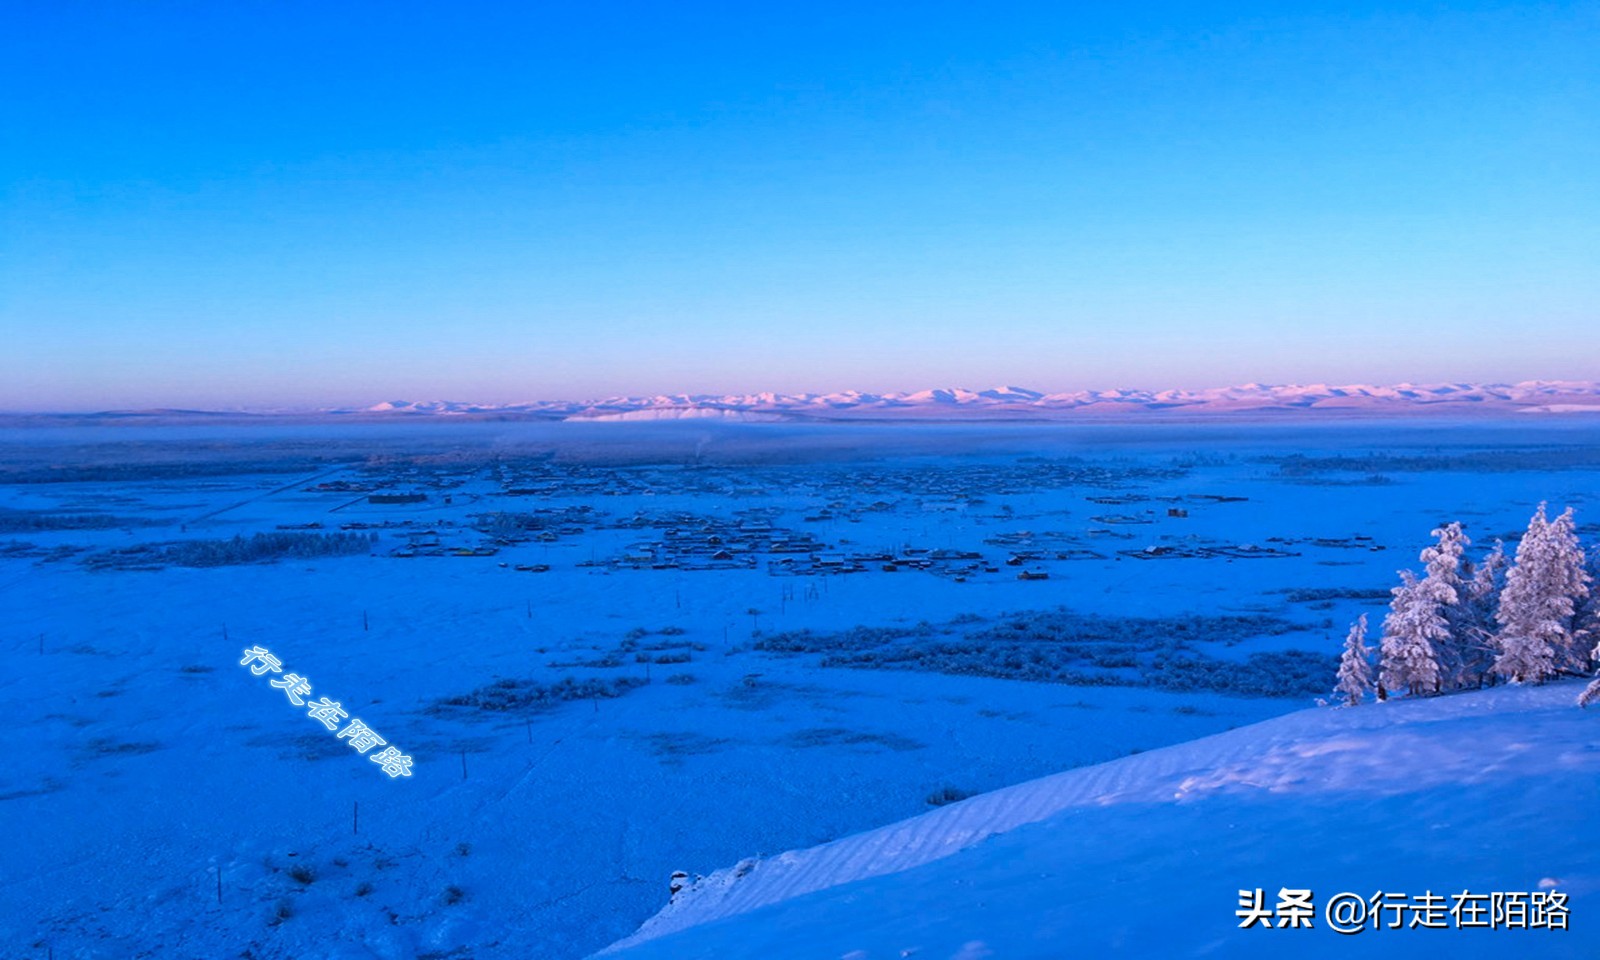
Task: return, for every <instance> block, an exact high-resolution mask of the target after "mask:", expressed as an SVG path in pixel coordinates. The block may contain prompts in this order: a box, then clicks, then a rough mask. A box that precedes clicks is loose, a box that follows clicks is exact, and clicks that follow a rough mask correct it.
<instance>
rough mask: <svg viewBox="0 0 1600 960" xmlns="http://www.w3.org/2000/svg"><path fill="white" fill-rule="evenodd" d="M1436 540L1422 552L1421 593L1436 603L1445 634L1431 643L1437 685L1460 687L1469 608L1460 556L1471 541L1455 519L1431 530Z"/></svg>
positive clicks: (1464, 667) (1464, 672) (1464, 674)
mask: <svg viewBox="0 0 1600 960" xmlns="http://www.w3.org/2000/svg"><path fill="white" fill-rule="evenodd" d="M1432 536H1433V537H1434V538H1435V539H1437V540H1438V542H1437V543H1434V544H1431V545H1429V546H1428V547H1427V548H1425V549H1424V550H1423V551H1422V556H1421V559H1422V563H1423V566H1424V570H1425V572H1424V574H1423V578H1422V588H1421V589H1422V594H1423V595H1424V596H1426V597H1429V598H1431V599H1433V600H1434V602H1436V603H1438V604H1439V606H1440V611H1439V614H1440V616H1441V617H1443V618H1444V622H1445V628H1446V630H1447V635H1446V636H1445V637H1444V638H1443V639H1441V640H1439V641H1438V642H1437V643H1435V644H1434V646H1435V648H1436V655H1437V658H1438V661H1439V672H1440V681H1441V685H1442V686H1444V687H1459V686H1464V685H1466V683H1467V682H1468V678H1467V675H1466V672H1467V671H1466V666H1467V659H1468V656H1467V654H1468V643H1469V640H1470V638H1469V636H1468V630H1469V627H1470V624H1469V611H1468V608H1467V604H1466V598H1467V586H1468V585H1467V582H1466V581H1465V580H1464V579H1463V578H1462V556H1463V554H1465V553H1466V549H1467V547H1468V546H1470V545H1471V544H1472V541H1471V540H1468V539H1467V536H1466V534H1465V533H1463V532H1462V530H1461V524H1460V523H1459V522H1456V521H1452V522H1450V523H1447V524H1445V525H1443V526H1441V527H1439V528H1437V529H1435V530H1434V531H1433V533H1432Z"/></svg>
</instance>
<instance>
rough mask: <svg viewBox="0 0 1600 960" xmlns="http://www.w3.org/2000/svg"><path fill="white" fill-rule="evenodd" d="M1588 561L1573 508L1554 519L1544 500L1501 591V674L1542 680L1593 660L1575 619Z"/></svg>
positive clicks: (1498, 670)
mask: <svg viewBox="0 0 1600 960" xmlns="http://www.w3.org/2000/svg"><path fill="white" fill-rule="evenodd" d="M1584 563H1585V558H1584V555H1583V549H1582V547H1581V546H1580V545H1579V544H1578V538H1577V533H1576V529H1575V524H1574V522H1573V519H1572V510H1571V508H1568V509H1567V511H1566V512H1564V513H1563V514H1561V516H1559V517H1557V518H1556V519H1555V520H1548V519H1546V517H1545V504H1543V503H1541V504H1539V509H1538V510H1537V511H1536V512H1535V513H1534V515H1533V519H1532V520H1530V521H1529V522H1528V532H1527V533H1526V534H1524V535H1523V537H1522V542H1521V543H1519V544H1517V558H1516V561H1515V562H1514V563H1513V564H1512V565H1511V569H1510V570H1508V571H1507V572H1506V585H1505V589H1504V590H1502V591H1501V593H1500V608H1499V610H1498V611H1497V612H1496V614H1495V619H1496V620H1497V621H1498V622H1499V624H1500V632H1499V634H1498V636H1497V637H1496V641H1497V643H1498V646H1499V648H1500V652H1499V655H1498V656H1497V657H1496V658H1495V664H1494V668H1495V672H1496V673H1498V674H1500V675H1501V676H1503V677H1505V678H1507V679H1508V680H1512V681H1516V682H1522V683H1540V682H1543V681H1544V680H1546V679H1549V678H1550V677H1552V676H1555V675H1556V674H1557V673H1558V672H1560V671H1562V670H1578V669H1581V668H1583V667H1585V666H1586V665H1587V663H1588V660H1589V650H1587V649H1581V648H1580V644H1579V640H1578V635H1577V630H1576V628H1575V626H1576V625H1575V624H1574V622H1573V621H1574V614H1575V613H1576V612H1577V603H1578V601H1579V600H1580V599H1582V598H1583V597H1584V596H1585V594H1586V593H1587V592H1588V586H1589V574H1588V572H1587V571H1586V570H1585V569H1584Z"/></svg>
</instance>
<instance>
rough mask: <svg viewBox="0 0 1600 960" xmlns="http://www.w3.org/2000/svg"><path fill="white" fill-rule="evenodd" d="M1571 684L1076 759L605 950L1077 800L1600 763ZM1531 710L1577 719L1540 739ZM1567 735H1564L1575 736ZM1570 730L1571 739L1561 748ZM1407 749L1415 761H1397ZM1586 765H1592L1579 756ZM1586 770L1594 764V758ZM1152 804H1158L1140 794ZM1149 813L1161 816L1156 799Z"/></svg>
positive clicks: (914, 857)
mask: <svg viewBox="0 0 1600 960" xmlns="http://www.w3.org/2000/svg"><path fill="white" fill-rule="evenodd" d="M1572 697H1573V686H1572V684H1554V685H1549V686H1544V687H1519V686H1509V687H1502V688H1497V689H1494V690H1488V691H1482V692H1474V693H1468V694H1458V695H1454V696H1449V697H1439V698H1432V699H1421V700H1409V701H1408V700H1401V701H1391V702H1389V703H1385V704H1372V705H1367V706H1362V707H1358V708H1354V709H1309V710H1304V711H1301V712H1299V713H1293V714H1289V715H1287V716H1283V717H1279V718H1276V719H1273V720H1267V721H1264V722H1262V723H1258V724H1253V725H1250V726H1247V727H1241V728H1239V729H1237V730H1230V731H1228V732H1226V733H1221V734H1217V735H1214V736H1210V737H1205V738H1202V739H1199V740H1194V741H1190V742H1188V743H1182V744H1177V745H1175V746H1172V747H1167V748H1163V749H1159V750H1154V751H1151V752H1149V753H1144V754H1138V755H1135V756H1130V757H1125V758H1122V759H1118V760H1113V761H1111V762H1108V763H1103V764H1099V765H1096V766H1092V767H1086V768H1081V769H1077V770H1069V771H1066V772H1064V773H1059V774H1055V775H1052V776H1048V777H1043V778H1041V779H1038V780H1034V781H1031V782H1028V783H1022V784H1017V785H1015V786H1012V787H1007V788H1005V789H1001V790H996V791H994V792H992V793H986V794H980V795H979V796H976V797H973V798H971V799H968V800H964V801H961V802H959V803H955V804H951V805H949V806H946V807H941V808H939V809H937V810H934V811H932V812H929V813H926V814H922V815H921V816H917V817H913V818H911V819H909V820H904V821H901V822H899V823H895V824H891V825H889V826H885V827H882V828H879V829H876V830H872V831H868V832H866V833H861V834H857V835H855V836H852V837H846V838H843V839H840V840H836V841H834V842H831V843H827V844H823V845H821V846H818V847H813V848H811V849H809V850H798V851H789V852H787V853H783V854H779V855H777V856H775V857H771V858H769V859H764V860H746V861H744V862H742V863H740V864H738V865H736V866H734V867H730V868H726V869H723V870H719V871H716V872H715V873H712V874H711V875H710V876H707V877H704V878H701V879H700V880H698V881H697V882H696V883H695V884H694V885H693V886H691V887H689V888H687V889H686V890H685V891H683V892H681V893H680V894H679V895H678V896H677V897H675V898H674V899H673V900H672V901H671V902H670V903H669V904H668V905H667V906H666V907H664V908H663V909H662V910H661V911H660V912H659V913H657V914H656V915H655V916H654V917H652V918H650V919H649V920H647V921H646V922H645V923H644V924H643V925H642V926H641V927H640V929H639V930H638V931H637V932H635V933H634V934H633V935H631V936H629V937H627V938H625V939H623V940H620V941H618V942H617V943H615V944H612V945H611V946H610V947H607V948H606V949H605V950H604V951H602V952H601V954H600V955H605V954H610V953H615V952H619V951H627V950H630V949H631V948H634V947H637V946H640V945H642V944H644V943H647V942H649V941H653V940H656V939H658V938H660V937H663V936H667V935H669V934H674V933H677V932H679V931H683V930H687V929H689V928H691V927H697V926H700V925H702V924H706V923H709V922H712V921H717V920H723V919H726V918H730V917H735V916H738V915H740V914H746V913H749V912H750V911H753V910H757V909H760V908H762V907H768V906H771V905H774V904H778V903H782V902H785V901H792V900H793V899H794V898H797V897H801V896H804V895H806V894H813V893H816V892H818V891H822V890H827V889H830V888H834V887H839V886H841V885H844V884H850V883H854V882H856V881H861V880H866V879H869V878H873V877H882V876H885V875H888V874H898V873H902V872H905V871H909V870H912V869H914V868H917V867H920V866H923V865H925V864H930V863H932V862H934V861H937V860H941V859H943V858H946V857H949V856H952V855H954V854H957V853H960V852H962V851H966V850H968V849H971V848H974V847H976V846H977V845H979V844H980V843H982V842H983V841H985V840H987V839H989V838H991V837H996V836H998V835H1002V834H1006V833H1008V832H1010V831H1014V830H1016V829H1018V828H1019V827H1023V826H1026V825H1028V824H1032V823H1037V822H1040V821H1044V820H1048V819H1050V818H1053V817H1055V816H1056V815H1058V814H1062V813H1064V812H1065V811H1069V810H1071V809H1072V808H1084V807H1114V806H1118V805H1127V804H1139V805H1156V807H1154V808H1153V809H1154V810H1159V808H1160V806H1170V805H1172V804H1187V803H1195V802H1204V801H1206V800H1207V798H1208V797H1210V796H1213V795H1218V794H1227V793H1240V792H1243V793H1249V794H1260V793H1263V792H1265V793H1271V794H1279V795H1284V796H1283V799H1282V802H1283V803H1286V804H1293V803H1295V802H1296V800H1295V799H1294V797H1295V796H1301V797H1316V796H1327V795H1330V794H1357V793H1359V794H1366V795H1369V796H1374V797H1384V796H1397V795H1403V794H1408V793H1414V792H1416V791H1418V790H1423V789H1428V788H1433V787H1445V788H1455V787H1465V786H1467V785H1471V784H1481V783H1485V782H1486V781H1489V780H1490V779H1491V778H1497V779H1506V780H1510V781H1517V780H1520V779H1521V778H1524V777H1529V776H1540V775H1544V774H1545V773H1546V772H1547V771H1548V770H1549V769H1551V767H1550V766H1549V765H1550V764H1552V763H1553V764H1554V766H1555V768H1557V769H1562V770H1563V771H1565V772H1567V773H1574V772H1576V773H1578V774H1581V775H1583V776H1594V775H1600V750H1597V749H1596V746H1597V745H1596V744H1593V743H1588V744H1583V745H1580V744H1579V743H1578V742H1577V741H1579V740H1589V739H1592V734H1590V735H1588V736H1584V735H1583V731H1585V730H1592V729H1593V728H1592V726H1586V725H1584V724H1583V721H1584V720H1585V719H1587V718H1585V717H1583V716H1582V712H1581V711H1578V710H1576V709H1574V708H1573V706H1572V702H1573V701H1572ZM1530 723H1532V724H1539V725H1542V726H1543V727H1544V728H1546V729H1559V730H1562V731H1563V732H1564V731H1566V730H1569V729H1570V730H1572V731H1574V733H1576V734H1577V736H1573V735H1565V736H1563V737H1557V738H1553V740H1545V741H1544V742H1545V743H1546V746H1547V748H1548V749H1551V750H1552V751H1553V756H1544V755H1542V753H1541V751H1539V750H1533V749H1530V745H1531V743H1532V742H1539V740H1540V738H1538V737H1536V736H1533V735H1532V729H1533V728H1531V727H1530ZM1563 741H1565V742H1563ZM1557 744H1561V747H1560V748H1557V746H1556V745H1557ZM1395 755H1401V756H1405V757H1406V758H1407V762H1406V763H1394V762H1391V758H1392V757H1393V756H1395ZM1579 768H1581V769H1579ZM1584 771H1587V772H1584ZM1140 809H1145V807H1140ZM1145 815H1147V816H1157V815H1159V814H1158V813H1154V812H1150V813H1147V814H1145Z"/></svg>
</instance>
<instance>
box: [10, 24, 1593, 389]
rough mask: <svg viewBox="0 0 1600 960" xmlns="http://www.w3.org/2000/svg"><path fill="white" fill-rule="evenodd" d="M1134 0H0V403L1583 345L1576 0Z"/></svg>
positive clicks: (1037, 382)
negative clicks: (1488, 0)
mask: <svg viewBox="0 0 1600 960" xmlns="http://www.w3.org/2000/svg"><path fill="white" fill-rule="evenodd" d="M1121 6H1124V5H1117V4H1093V5H1091V4H1061V3H1040V4H1027V3H1025V4H1004V3H985V4H982V5H978V4H967V5H955V4H937V3H933V4H917V5H904V6H896V5H888V4H884V5H832V4H824V3H804V4H792V5H791V4H781V3H771V4H727V5H713V4H682V3H680V4H657V5H651V6H644V5H628V4H606V3H602V2H588V3H574V4H531V5H524V4H515V5H514V4H503V5H492V4H474V3H452V4H448V5H444V4H422V3H406V2H388V3H382V4H377V3H372V4H363V3H348V4H310V3H306V4H296V3H272V4H268V3H260V4H249V3H227V4H162V3H138V4H134V3H119V4H105V5H98V4H74V3H60V4H53V3H7V4H5V5H3V6H0V20H3V22H4V26H3V28H0V89H4V90H5V91H7V93H6V94H5V95H4V96H3V97H0V344H3V345H0V408H3V409H99V408H110V407H141V406H171V405H179V406H202V407H237V406H244V407H261V406H318V405H325V404H351V403H370V402H375V401H378V400H383V399H397V398H436V397H437V398H451V399H465V400H477V401H510V400H521V399H537V398H582V397H590V396H598V395H607V394H616V393H657V392H680V391H682V392H722V391H748V390H762V389H774V390H794V391H801V390H818V391H821V390H838V389H851V388H854V389H864V390H897V389H920V388H923V387H927V386H934V385H961V386H977V387H983V386H990V385H994V384H999V383H1016V384H1020V385H1024V386H1031V387H1035V388H1039V389H1047V390H1063V389H1076V388H1082V387H1091V388H1106V387H1121V386H1128V387H1168V386H1177V387H1199V386H1209V385H1218V384H1226V383H1235V382H1243V381H1266V382H1328V381H1339V382H1357V381H1359V382H1397V381H1402V380H1410V381H1436V380H1458V379H1459V380H1522V379H1532V378H1550V379H1555V378H1567V379H1594V378H1600V362H1597V361H1600V336H1596V335H1595V334H1594V333H1593V329H1594V327H1595V325H1596V322H1597V320H1600V316H1597V314H1600V309H1597V307H1600V177H1597V175H1596V173H1595V171H1596V170H1600V56H1596V53H1595V51H1596V50H1597V49H1600V4H1596V3H1578V4H1562V3H1554V4H1528V3H1524V4H1513V5H1480V4H1457V3H1434V4H1394V3H1388V4H1358V3H1351V4H1327V3H1296V4H1287V5H1286V4H1205V5H1201V4H1178V3H1168V4H1163V3H1149V4H1143V5H1139V6H1138V8H1137V9H1132V10H1126V9H1119V8H1120V7H1121ZM1285 10H1291V11H1293V15H1292V16H1286V15H1285V14H1284V13H1283V11H1285Z"/></svg>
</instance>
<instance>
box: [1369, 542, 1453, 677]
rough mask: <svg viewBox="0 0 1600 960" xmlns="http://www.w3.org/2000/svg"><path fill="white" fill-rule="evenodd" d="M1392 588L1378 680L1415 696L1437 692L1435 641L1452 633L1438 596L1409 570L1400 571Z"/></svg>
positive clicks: (1379, 651) (1437, 672)
mask: <svg viewBox="0 0 1600 960" xmlns="http://www.w3.org/2000/svg"><path fill="white" fill-rule="evenodd" d="M1392 592H1393V593H1394V600H1392V601H1391V602H1390V603H1389V615H1388V616H1386V617H1384V619H1383V641H1382V643H1381V644H1380V645H1379V648H1378V653H1379V659H1380V661H1381V672H1380V674H1379V680H1380V682H1381V683H1382V684H1383V687H1384V689H1386V690H1391V691H1393V690H1402V689H1404V690H1407V691H1409V692H1410V693H1411V694H1412V695H1413V696H1416V695H1418V694H1421V693H1424V692H1429V691H1431V692H1434V693H1437V692H1438V691H1439V687H1440V685H1441V683H1442V674H1441V671H1440V669H1439V655H1438V650H1437V648H1436V646H1435V645H1436V644H1438V643H1439V642H1441V641H1445V640H1448V639H1449V637H1450V630H1449V627H1448V625H1447V624H1446V623H1445V619H1444V616H1443V615H1442V614H1440V612H1439V609H1440V603H1439V599H1438V596H1437V595H1436V594H1434V593H1432V592H1431V591H1430V590H1429V589H1428V587H1427V583H1426V581H1423V580H1418V579H1417V577H1416V574H1414V573H1412V572H1411V571H1410V570H1402V571H1400V586H1398V587H1395V588H1394V590H1393V591H1392Z"/></svg>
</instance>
